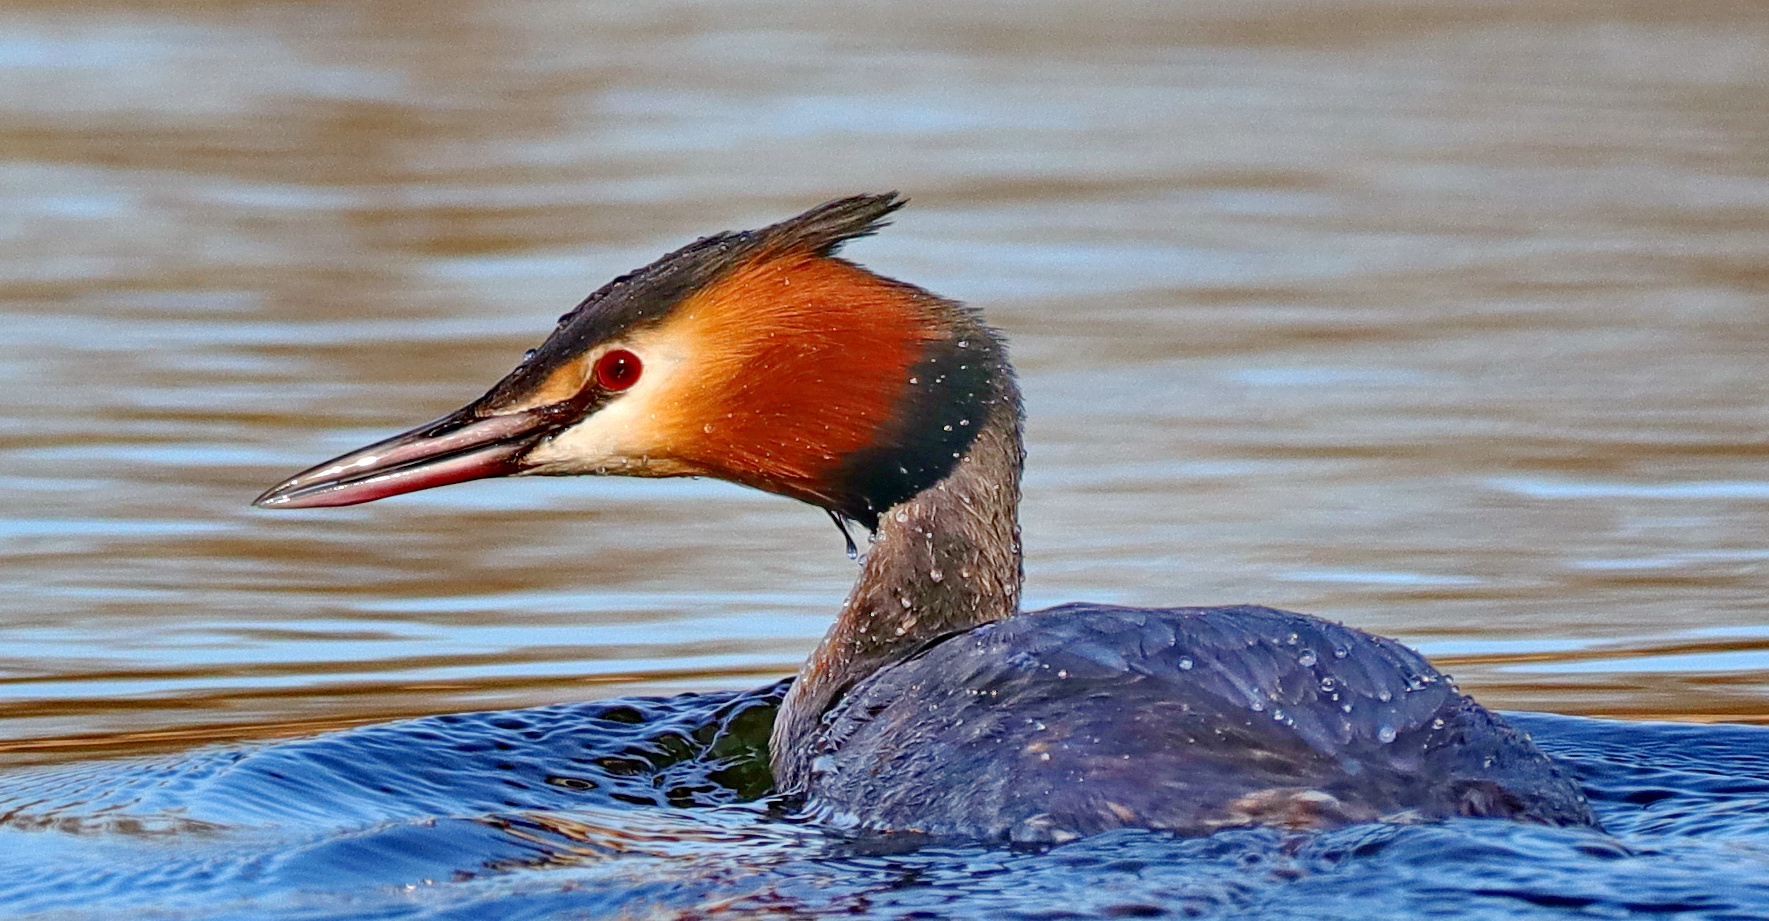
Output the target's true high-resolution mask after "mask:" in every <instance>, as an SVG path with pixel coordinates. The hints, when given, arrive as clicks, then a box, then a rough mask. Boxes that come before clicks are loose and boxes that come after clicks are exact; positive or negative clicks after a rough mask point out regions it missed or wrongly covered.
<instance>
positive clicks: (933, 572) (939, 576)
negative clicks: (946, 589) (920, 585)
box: [927, 569, 946, 582]
mask: <svg viewBox="0 0 1769 921" xmlns="http://www.w3.org/2000/svg"><path fill="white" fill-rule="evenodd" d="M927 577H928V578H930V579H932V580H934V581H935V582H943V581H945V579H946V574H945V573H943V572H941V571H939V570H938V569H930V570H928V574H927Z"/></svg>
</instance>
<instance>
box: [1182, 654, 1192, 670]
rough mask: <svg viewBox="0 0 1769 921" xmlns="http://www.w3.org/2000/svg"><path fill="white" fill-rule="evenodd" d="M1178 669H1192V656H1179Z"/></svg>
mask: <svg viewBox="0 0 1769 921" xmlns="http://www.w3.org/2000/svg"><path fill="white" fill-rule="evenodd" d="M1179 670H1180V671H1182V672H1189V671H1191V670H1192V657H1191V656H1181V657H1180V660H1179Z"/></svg>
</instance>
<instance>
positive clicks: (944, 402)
mask: <svg viewBox="0 0 1769 921" xmlns="http://www.w3.org/2000/svg"><path fill="white" fill-rule="evenodd" d="M902 204H903V200H902V199H900V198H898V197H897V196H896V195H895V194H894V193H893V194H888V195H870V196H856V197H853V198H845V199H840V200H837V201H832V202H829V203H827V204H824V205H821V206H819V207H816V208H813V209H811V210H809V211H807V212H805V213H803V214H801V215H799V216H797V217H794V218H792V219H790V220H787V221H783V222H781V223H779V224H775V225H773V226H770V227H766V228H763V229H762V230H758V231H750V232H743V233H726V234H719V235H716V236H711V237H706V238H704V239H701V240H699V241H696V242H695V243H692V244H690V245H688V246H686V247H683V248H682V249H680V250H677V251H676V252H673V253H671V254H669V255H667V256H665V257H663V258H662V259H659V260H657V261H656V262H654V263H652V264H651V265H649V266H646V267H645V268H643V269H640V270H639V271H637V272H634V273H632V274H629V275H624V276H621V277H620V278H617V279H615V280H614V281H612V282H610V283H608V284H607V285H605V286H603V288H602V289H601V290H599V291H597V292H595V293H594V294H592V295H590V296H589V297H588V298H586V299H585V300H584V302H583V303H582V304H580V305H578V307H577V308H576V309H575V310H573V311H571V312H570V313H568V314H566V315H565V316H564V317H563V318H561V320H560V323H559V326H558V328H557V329H555V330H554V331H553V334H552V335H551V336H549V337H548V338H547V340H546V341H545V342H544V343H542V344H541V346H540V347H539V348H537V349H535V350H534V351H532V352H530V353H529V355H528V357H527V358H526V359H524V360H523V362H522V363H521V364H520V365H518V366H517V367H516V369H515V370H513V371H511V372H510V374H509V375H508V376H506V377H505V378H504V379H503V380H502V381H499V382H498V384H497V385H496V386H495V387H493V388H492V389H491V390H490V391H489V392H488V393H486V394H485V395H484V396H483V397H480V398H479V399H478V400H475V401H474V402H472V403H470V404H468V405H467V406H465V407H463V408H461V409H460V410H458V411H456V412H454V413H450V414H449V415H447V416H445V417H443V418H441V419H438V420H437V421H435V422H432V423H430V424H429V425H425V426H421V427H419V428H416V429H413V430H412V431H409V432H406V433H404V434H401V435H397V436H394V437H392V438H389V439H387V440H385V441H381V442H378V443H376V444H373V445H369V446H368V447H365V448H362V449H360V450H357V451H353V452H351V453H349V454H346V455H343V456H342V457H338V458H335V459H333V460H330V461H327V462H325V463H323V464H320V465H318V466H316V467H313V468H312V469H310V470H307V471H305V472H302V473H300V474H297V475H296V476H294V477H291V478H290V479H288V480H287V481H285V482H283V483H281V484H279V485H277V486H276V487H274V488H272V489H270V490H269V491H268V492H266V493H264V495H262V496H260V497H258V500H257V502H256V504H257V505H259V506H262V507H265V508H313V507H319V506H332V505H352V504H355V503H359V502H370V501H373V500H375V499H381V498H385V497H387V496H392V495H398V494H400V493H406V492H412V491H415V490H419V489H427V488H430V487H433V486H442V485H445V484H449V483H458V482H463V481H466V480H473V479H480V478H483V477H492V476H510V475H550V476H557V475H571V474H615V475H625V476H658V477H665V476H711V477H718V478H720V479H725V480H730V481H733V482H737V483H741V484H744V485H746V486H753V487H756V488H759V489H764V490H767V491H769V492H774V493H778V494H781V495H785V496H790V497H792V498H795V499H800V500H803V501H805V502H810V503H812V504H815V505H818V506H821V507H822V508H825V509H827V510H829V511H831V512H833V513H835V514H837V515H841V516H843V517H846V518H849V519H852V520H854V521H858V522H860V523H862V524H864V525H866V526H867V527H868V528H876V527H877V525H878V518H879V515H880V513H882V512H883V511H884V510H885V509H887V508H890V507H891V506H893V505H895V504H897V503H899V502H901V501H903V500H905V499H907V498H909V497H911V496H913V495H915V494H916V493H918V492H919V491H921V490H923V489H925V488H927V487H928V486H930V485H932V484H934V483H936V482H938V481H939V480H941V479H942V478H943V477H945V476H946V475H947V474H949V473H950V472H951V471H952V469H953V467H954V466H955V465H956V464H957V463H958V462H959V459H960V458H961V457H962V456H963V455H964V453H965V452H966V451H967V450H968V449H969V447H970V445H971V441H972V440H973V439H974V438H975V437H976V434H977V432H978V430H979V429H980V428H981V422H982V420H983V419H984V418H985V416H987V415H989V414H990V410H991V406H992V405H993V404H995V403H997V402H999V401H1000V400H1002V399H1004V397H1005V394H1004V389H1005V388H1011V383H1003V381H1004V380H1005V379H1006V378H1007V375H1008V374H1009V372H1008V371H1007V365H1006V358H1005V355H1004V353H1003V350H1002V347H1001V344H1000V342H999V340H998V339H997V337H996V336H995V334H994V333H993V332H992V331H991V330H989V329H988V328H987V327H985V326H984V325H983V324H982V323H981V321H980V320H979V319H978V318H977V317H976V315H975V314H974V313H972V312H971V311H969V310H968V309H966V308H964V307H962V306H960V305H958V304H956V303H954V302H952V301H948V300H945V299H943V298H940V297H938V296H936V295H933V294H930V293H929V292H927V291H924V290H922V289H920V288H917V287H915V286H913V285H909V284H905V283H903V282H899V281H894V280H892V279H888V278H885V277H882V276H880V275H877V274H875V273H873V272H871V271H869V270H867V269H865V268H862V267H861V266H858V265H856V264H854V263H852V262H849V261H847V260H845V259H842V258H839V257H838V256H836V255H835V252H836V250H837V249H838V248H839V247H840V246H841V245H842V244H843V243H844V242H846V241H848V240H851V239H853V238H855V237H860V236H866V235H869V234H872V233H874V232H876V231H877V230H878V229H879V228H880V227H882V226H884V223H885V220H884V218H885V217H886V216H887V215H889V214H890V213H891V212H892V211H895V210H896V209H897V208H899V207H901V206H902Z"/></svg>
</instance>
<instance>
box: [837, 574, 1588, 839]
mask: <svg viewBox="0 0 1769 921" xmlns="http://www.w3.org/2000/svg"><path fill="white" fill-rule="evenodd" d="M806 754H807V755H808V756H809V757H810V759H811V761H810V782H809V789H808V791H807V793H808V803H807V805H808V809H809V811H810V812H811V813H812V814H814V815H816V816H818V817H819V818H822V819H824V820H826V821H829V822H832V823H834V824H836V825H838V826H843V827H847V828H850V829H853V830H856V831H861V832H890V833H909V834H918V835H925V836H928V837H930V838H935V839H940V838H955V839H958V838H962V839H972V840H974V839H979V838H981V839H988V840H1012V841H1020V842H1058V841H1063V840H1067V839H1069V838H1072V837H1076V836H1080V835H1086V834H1092V833H1096V832H1099V831H1104V830H1106V829H1109V828H1115V827H1124V826H1130V827H1146V828H1164V829H1173V830H1178V831H1182V832H1190V833H1203V832H1208V831H1211V830H1214V829H1217V828H1222V827H1227V826H1234V825H1250V824H1273V825H1289V826H1303V827H1308V826H1320V825H1331V824H1338V823H1342V822H1349V821H1367V820H1373V819H1379V818H1386V819H1399V820H1409V819H1439V818H1447V817H1452V816H1493V817H1507V818H1514V819H1523V820H1527V821H1536V822H1543V823H1547V824H1555V825H1576V824H1585V825H1594V824H1596V819H1595V817H1594V816H1593V814H1592V813H1591V810H1590V808H1589V807H1588V806H1587V805H1586V803H1585V801H1584V797H1583V795H1582V794H1581V793H1580V792H1579V789H1578V787H1577V786H1576V785H1575V784H1574V783H1572V782H1571V781H1570V780H1568V779H1567V778H1565V777H1564V776H1562V775H1561V774H1560V773H1559V772H1558V771H1557V770H1556V769H1555V768H1554V766H1553V765H1552V764H1551V763H1550V762H1549V761H1548V759H1547V758H1546V757H1545V756H1543V755H1542V754H1541V752H1540V751H1538V750H1537V749H1536V747H1535V745H1534V744H1533V743H1532V742H1530V741H1529V739H1528V737H1527V736H1525V735H1523V734H1522V733H1519V732H1517V731H1516V730H1514V729H1512V728H1511V727H1510V726H1508V725H1506V724H1505V722H1504V721H1503V720H1502V719H1500V718H1499V717H1497V716H1495V715H1493V714H1492V713H1490V712H1488V711H1487V710H1485V709H1484V708H1482V707H1481V706H1480V705H1479V704H1476V703H1475V702H1474V701H1473V700H1471V699H1469V698H1468V697H1466V696H1464V695H1463V694H1461V693H1460V692H1459V691H1458V690H1457V689H1456V687H1455V686H1454V685H1453V684H1452V683H1451V682H1450V681H1449V679H1448V678H1447V677H1445V676H1444V675H1442V674H1441V673H1439V672H1438V671H1437V670H1436V669H1434V668H1432V667H1431V665H1430V663H1428V662H1426V661H1425V659H1424V658H1423V657H1421V656H1420V655H1418V654H1417V653H1415V652H1413V651H1412V650H1409V649H1407V648H1406V647H1404V646H1402V645H1400V644H1399V643H1396V642H1394V641H1392V640H1388V639H1383V638H1381V637H1376V636H1372V635H1370V634H1367V633H1363V632H1361V631H1357V630H1352V629H1349V628H1347V627H1343V626H1340V625H1338V624H1334V623H1330V622H1327V621H1323V620H1320V619H1318V618H1314V617H1309V616H1306V615H1302V614H1293V613H1289V612H1286V611H1278V610H1273V609H1271V608H1264V607H1252V606H1242V607H1220V608H1169V609H1138V608H1122V607H1110V606H1101V605H1082V604H1076V605H1065V606H1062V607H1057V608H1050V609H1048V610H1044V611H1038V612H1033V613H1027V614H1021V615H1018V616H1015V617H1011V618H1009V619H1007V620H1005V621H1001V622H999V623H994V624H989V625H987V626H984V627H981V628H979V629H976V630H972V631H970V632H968V633H964V634H960V635H957V636H954V637H951V638H949V639H946V640H945V641H943V642H940V643H938V644H936V645H934V646H932V647H930V648H928V649H926V650H925V651H923V652H922V653H921V654H919V655H918V656H916V657H914V658H912V659H910V660H908V661H906V662H903V663H901V664H899V665H896V666H893V667H890V668H886V669H882V670H880V671H879V672H877V673H875V674H873V675H871V676H869V677H868V678H867V679H865V680H864V681H862V682H860V683H859V684H857V685H856V686H855V687H854V688H853V689H851V690H850V691H849V692H848V694H847V695H846V696H845V697H844V698H843V699H842V701H841V702H840V704H838V706H837V707H835V708H834V709H832V710H831V711H830V713H829V714H828V715H826V717H825V718H824V723H823V731H822V732H821V733H820V734H819V736H818V739H817V742H816V744H815V746H814V748H813V750H812V751H810V752H807V753H806Z"/></svg>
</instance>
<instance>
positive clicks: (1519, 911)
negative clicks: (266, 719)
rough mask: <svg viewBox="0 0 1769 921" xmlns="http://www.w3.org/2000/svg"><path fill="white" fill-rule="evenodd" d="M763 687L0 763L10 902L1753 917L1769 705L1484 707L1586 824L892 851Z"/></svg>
mask: <svg viewBox="0 0 1769 921" xmlns="http://www.w3.org/2000/svg"><path fill="white" fill-rule="evenodd" d="M786 687H787V683H786V682H780V683H777V684H774V685H771V686H769V687H764V688H760V689H757V690H753V691H747V692H735V693H712V694H686V695H681V696H676V697H670V698H625V699H618V700H610V701H601V702H596V703H578V704H563V705H556V706H549V707H539V708H533V709H526V710H508V711H499V712H488V713H474V714H459V715H450V716H438V717H429V718H424V719H417V720H410V721H406V722H399V723H390V724H384V725H377V726H371V727H366V728H362V729H357V730H352V731H347V732H339V733H332V734H328V735H323V736H317V737H313V738H307V739H297V740H291V741H283V742H276V743H269V744H261V745H252V746H239V747H222V748H211V749H205V750H199V751H196V752H193V753H189V754H185V755H180V756H175V757H172V758H160V759H127V760H119V761H108V762H89V763H83V764H72V765H62V766H55V767H48V768H33V769H26V770H19V771H14V772H12V773H10V774H8V775H4V776H0V905H5V906H6V909H5V914H7V915H8V916H9V917H25V918H28V917H35V916H42V917H54V918H82V917H92V918H98V917H106V918H109V917H144V916H152V917H169V918H233V917H237V918H320V917H351V918H419V917H429V918H452V917H461V918H468V917H470V918H530V917H552V916H555V915H564V916H568V917H575V916H578V915H582V916H585V917H603V916H611V915H612V916H622V917H626V916H644V917H705V916H707V915H709V914H730V915H733V916H744V915H747V914H750V913H763V912H766V913H780V914H786V915H789V916H790V915H793V914H795V913H810V914H824V913H830V914H835V913H839V914H843V915H858V916H862V917H990V918H998V917H1024V918H1084V917H1102V918H1107V917H1157V916H1174V917H1214V916H1225V917H1228V916H1245V915H1252V916H1258V917H1261V918H1284V917H1309V918H1339V917H1342V918H1375V917H1396V918H1398V917H1409V918H1410V917H1416V916H1419V915H1431V916H1434V917H1482V918H1484V917H1493V918H1498V917H1503V918H1517V917H1569V916H1570V917H1621V916H1632V915H1638V914H1649V915H1654V916H1664V917H1676V918H1712V919H1746V918H1763V917H1769V728H1766V727H1750V726H1715V725H1707V726H1702V725H1682V724H1667V723H1629V722H1617V721H1609V720H1596V719H1586V718H1578V717H1567V716H1554V715H1547V714H1523V713H1519V714H1508V718H1509V719H1510V720H1511V721H1512V723H1513V724H1514V725H1515V726H1517V727H1518V728H1520V729H1522V730H1524V731H1526V732H1529V733H1531V734H1532V735H1533V736H1534V738H1535V740H1536V742H1537V743H1538V744H1539V745H1540V746H1541V747H1542V749H1543V750H1545V751H1546V752H1548V753H1549V754H1550V755H1551V756H1553V757H1554V758H1556V759H1558V761H1559V763H1560V764H1561V766H1562V767H1563V768H1564V769H1565V770H1566V771H1568V772H1569V773H1570V774H1571V775H1573V776H1574V777H1575V778H1576V779H1577V780H1578V782H1579V783H1581V784H1582V786H1583V788H1584V790H1585V792H1586V794H1587V795H1588V796H1589V798H1590V802H1591V806H1592V808H1593V809H1594V810H1595V811H1596V812H1597V814H1598V816H1599V818H1600V819H1601V821H1602V823H1603V826H1604V830H1603V831H1597V830H1593V829H1590V828H1577V827H1570V828H1556V827H1547V826H1541V825H1529V824H1522V823H1513V822H1505V821H1496V820H1483V819H1454V820H1450V821H1447V822H1442V823H1421V824H1388V823H1363V824H1352V825H1347V826H1344V827H1340V828H1336V829H1332V830H1327V831H1320V832H1288V831H1284V830H1279V829H1272V828H1236V829H1228V830H1224V831H1220V832H1217V833H1216V834H1213V835H1207V836H1198V837H1186V836H1180V835H1175V834H1172V833H1167V832H1151V831H1143V830H1133V829H1122V830H1118V831H1113V832H1108V833H1106V834H1102V835H1097V836H1093V837H1089V838H1084V839H1082V840H1078V841H1073V842H1069V843H1067V844H1062V845H1057V846H1054V847H1041V848H1035V849H1019V850H1016V849H1010V848H1000V847H984V846H957V847H949V846H934V847H926V848H921V849H919V850H913V851H908V852H903V853H890V852H889V851H888V850H885V849H881V848H880V847H878V846H877V845H876V844H875V843H873V842H866V841H854V840H845V839H843V838H841V837H839V836H836V835H834V834H831V833H828V832H826V831H824V830H823V829H821V828H820V827H819V826H816V825H813V824H808V823H806V822H804V821H801V820H798V819H795V818H794V817H793V816H792V814H791V808H792V804H790V803H783V802H780V801H778V800H774V799H771V798H770V797H769V794H770V786H771V781H770V777H769V773H768V769H767V757H766V742H767V735H768V729H769V726H770V725H771V723H772V721H773V716H774V712H775V709H776V708H777V707H778V705H779V702H780V699H781V697H782V695H783V694H784V692H785V690H786Z"/></svg>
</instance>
